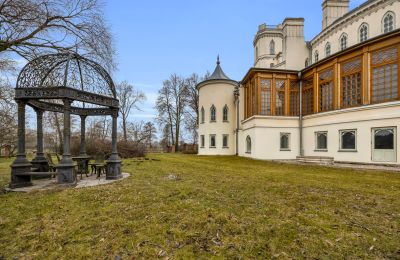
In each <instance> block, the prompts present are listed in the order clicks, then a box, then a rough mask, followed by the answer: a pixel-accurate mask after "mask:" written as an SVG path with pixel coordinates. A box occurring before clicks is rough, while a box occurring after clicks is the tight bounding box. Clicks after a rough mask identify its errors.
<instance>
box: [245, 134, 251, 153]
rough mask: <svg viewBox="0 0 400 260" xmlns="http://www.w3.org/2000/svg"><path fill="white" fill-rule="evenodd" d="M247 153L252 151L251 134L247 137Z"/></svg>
mask: <svg viewBox="0 0 400 260" xmlns="http://www.w3.org/2000/svg"><path fill="white" fill-rule="evenodd" d="M246 153H251V138H250V136H247V137H246Z"/></svg>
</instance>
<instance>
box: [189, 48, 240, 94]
mask: <svg viewBox="0 0 400 260" xmlns="http://www.w3.org/2000/svg"><path fill="white" fill-rule="evenodd" d="M214 81H225V82H227V83H229V84H233V85H237V83H238V82H237V81H235V80H232V79H230V78H229V77H228V76H227V75H226V74H225V72H224V71H223V70H222V68H221V62H220V61H219V55H218V57H217V66H216V67H215V70H214V72H213V73H212V74H211V76H210V77H208V78H206V79H205V80H204V81H202V82H200V83H199V84H197V86H196V87H197V89H199V88H200V87H201V86H203V85H206V84H209V83H211V82H214Z"/></svg>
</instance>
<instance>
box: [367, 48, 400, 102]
mask: <svg viewBox="0 0 400 260" xmlns="http://www.w3.org/2000/svg"><path fill="white" fill-rule="evenodd" d="M389 49H396V50H397V58H396V59H393V60H390V61H385V62H382V63H379V64H374V63H373V56H374V54H375V53H377V52H383V51H387V50H389ZM370 57H371V58H370V61H369V86H370V88H369V92H370V93H369V94H370V104H379V103H385V102H390V101H396V100H399V99H400V75H399V73H398V71H399V66H400V63H399V59H400V47H399V46H398V44H395V45H391V46H387V47H384V48H380V49H377V50H374V51H371V52H370ZM388 65H397V73H398V74H397V82H396V84H397V97H395V98H384V99H381V100H378V99H379V96H377V97H375V96H374V69H376V68H381V67H384V66H388ZM377 87H378V86H377ZM375 98H376V99H375Z"/></svg>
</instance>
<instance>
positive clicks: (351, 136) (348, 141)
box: [341, 131, 356, 149]
mask: <svg viewBox="0 0 400 260" xmlns="http://www.w3.org/2000/svg"><path fill="white" fill-rule="evenodd" d="M341 148H342V149H356V137H355V132H353V131H352V132H344V133H342V147H341Z"/></svg>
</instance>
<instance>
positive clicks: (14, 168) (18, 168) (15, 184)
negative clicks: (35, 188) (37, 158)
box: [9, 161, 32, 189]
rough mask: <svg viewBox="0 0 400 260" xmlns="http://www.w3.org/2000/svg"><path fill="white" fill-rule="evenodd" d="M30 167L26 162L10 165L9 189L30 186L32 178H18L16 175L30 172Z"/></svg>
mask: <svg viewBox="0 0 400 260" xmlns="http://www.w3.org/2000/svg"><path fill="white" fill-rule="evenodd" d="M31 167H32V165H31V164H30V163H29V162H28V161H26V162H23V163H15V162H14V163H13V164H12V165H11V183H10V185H9V186H10V188H11V189H14V188H21V187H27V186H32V177H31V176H25V175H24V176H20V175H18V173H24V172H30V171H31Z"/></svg>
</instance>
